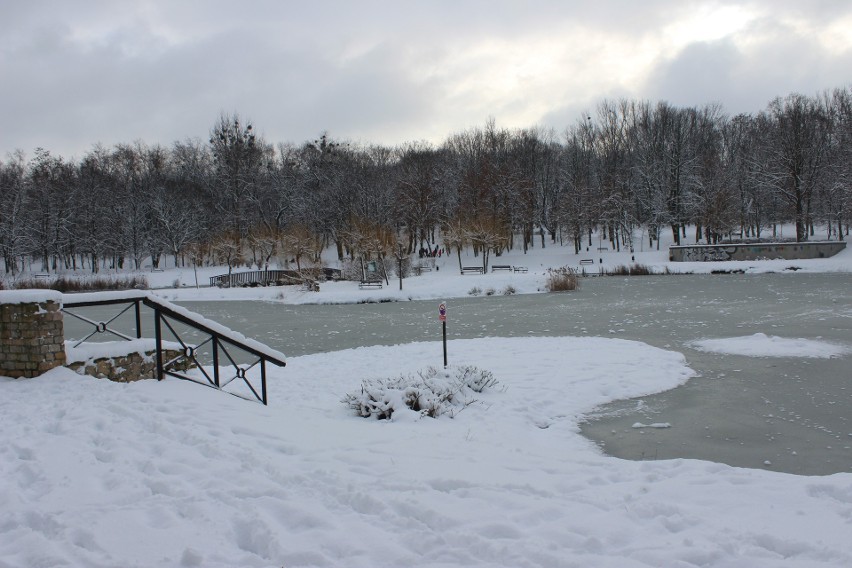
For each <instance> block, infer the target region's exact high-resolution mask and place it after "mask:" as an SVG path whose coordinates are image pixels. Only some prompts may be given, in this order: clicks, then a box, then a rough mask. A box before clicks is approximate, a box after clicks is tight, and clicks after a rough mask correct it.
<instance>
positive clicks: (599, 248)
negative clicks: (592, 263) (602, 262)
mask: <svg viewBox="0 0 852 568" xmlns="http://www.w3.org/2000/svg"><path fill="white" fill-rule="evenodd" d="M598 250H609V249H608V248H607V247H598Z"/></svg>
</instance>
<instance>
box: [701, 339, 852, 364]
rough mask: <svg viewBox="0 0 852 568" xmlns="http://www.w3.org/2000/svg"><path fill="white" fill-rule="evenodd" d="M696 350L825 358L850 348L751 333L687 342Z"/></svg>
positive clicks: (760, 355)
mask: <svg viewBox="0 0 852 568" xmlns="http://www.w3.org/2000/svg"><path fill="white" fill-rule="evenodd" d="M688 345H689V346H690V347H693V348H694V349H698V350H699V351H710V352H713V353H725V354H728V355H746V356H750V357H811V358H821V359H828V358H830V357H840V356H842V355H845V354H847V353H850V352H852V349H850V348H849V347H848V346H845V345H838V344H836V343H831V342H828V341H821V340H817V339H801V338H799V339H793V338H787V337H778V336H777V335H766V334H765V333H755V334H754V335H746V336H741V337H728V338H720V339H701V340H697V341H692V342H690V343H688Z"/></svg>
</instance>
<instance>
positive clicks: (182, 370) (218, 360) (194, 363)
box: [62, 293, 286, 405]
mask: <svg viewBox="0 0 852 568" xmlns="http://www.w3.org/2000/svg"><path fill="white" fill-rule="evenodd" d="M121 304H126V306H125V307H124V308H123V309H122V310H121V311H119V312H118V313H117V314H115V315H114V316H113V317H111V318H110V319H108V320H106V321H95V320H93V319H91V318H88V317H85V316H83V315H81V314H78V313H74V312H72V311H70V308H73V309H76V308H81V307H90V306H108V305H117V306H120V305H121ZM142 305H144V306H146V307H147V308H149V309H151V310H152V311H153V318H154V322H153V323H154V342H155V356H156V367H155V371H154V372H155V376H156V378H157V380H163V379H164V378H166V377H167V376H171V377H175V378H178V379H182V380H186V381H191V382H194V383H198V384H202V385H205V386H209V387H212V388H216V389H218V390H222V391H224V392H227V393H229V394H232V395H234V396H239V397H241V398H245V399H248V400H252V399H255V400H257V401H259V402H261V403H263V404H264V405H265V404H267V403H268V396H267V388H266V364H267V363H272V364H274V365H276V366H279V367H283V366H285V365H286V361H285V360H284V357H283V355H281V354H280V353H278V352H277V351H274V350H272V349H270V348H269V347H267V346H265V345H263V344H260V343H257V342H255V341H252V340H250V339H247V338H245V337H243V336H242V335H240V334H237V333H235V332H233V331H231V330H229V329H227V328H226V327H224V326H221V325H219V324H216V323H215V322H211V321H209V320H207V319H205V318H203V317H202V316H199V315H198V314H195V313H193V312H190V311H189V310H185V309H183V308H180V307H178V306H175V305H174V304H171V303H170V302H167V301H165V300H160V299H158V298H156V297H154V296H152V295H150V294H147V293H127V294H120V295H118V296H116V297H103V295H100V297H98V298H91V299H89V298H85V296H83V297H82V298H79V299H76V300H75V299H74V296H73V295H66V296H65V297H64V300H63V306H62V311H63V313H65V314H68V315H71V316H73V317H75V318H77V319H79V320H81V321H83V322H86V323H88V324H89V325H91V326H92V327H93V330H92V331H91V332H90V333H89V334H88V335H86V336H85V337H84V338H83V339H81V340H80V341H78V342H76V343H75V345H74V346H75V347H77V346H79V345H80V344H82V343H84V342H86V341H88V340H89V339H91V338H92V337H93V336H95V335H97V334H99V333H108V334H111V335H114V336H116V337H119V338H121V339H124V340H132V339H134V338H133V337H132V336H131V335H128V334H127V333H124V332H122V331H119V330H118V329H116V327H115V326H114V322H116V320H117V319H118V318H119V317H120V316H121V315H122V314H124V313H126V312H127V311H128V310H130V309H131V308H133V309H134V315H135V336H136V338H137V339H138V338H141V337H142V317H141V306H142ZM176 323H178V324H181V325H183V326H185V327H186V328H188V329H186V330H181V329H180V326H179V325H176ZM187 335H195V336H198V335H200V336H202V338H203V340H202V341H200V342H197V343H196V342H193V341H190V340H189V339H188V338H187ZM168 336H170V337H171V338H173V339H174V341H173V342H171V344H168V343H167V341H169V340H168V339H167V337H168ZM236 352H240V353H242V354H244V356H245V355H247V356H249V361H247V362H246V361H238V359H239V357H238V353H236ZM174 353H177V355H175V356H171V357H170V358H169V359H168V360H166V357H167V356H170V355H171V354H174ZM208 358H209V359H208ZM223 362H224V363H225V365H224V366H223V365H222V363H223ZM188 367H194V368H195V369H196V370H197V374H193V373H190V372H187V368H188ZM258 375H259V376H258Z"/></svg>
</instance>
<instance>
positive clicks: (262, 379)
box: [260, 357, 267, 406]
mask: <svg viewBox="0 0 852 568" xmlns="http://www.w3.org/2000/svg"><path fill="white" fill-rule="evenodd" d="M260 388H261V389H262V392H261V395H262V396H263V401H262V402H263V406H267V404H266V402H267V401H266V359H264V358H263V357H261V359H260Z"/></svg>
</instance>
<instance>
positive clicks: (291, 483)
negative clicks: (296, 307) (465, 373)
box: [0, 338, 852, 568]
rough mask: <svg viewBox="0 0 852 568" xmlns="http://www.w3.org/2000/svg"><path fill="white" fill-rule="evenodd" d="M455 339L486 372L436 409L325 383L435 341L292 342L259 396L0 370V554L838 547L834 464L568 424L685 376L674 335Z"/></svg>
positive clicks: (463, 558)
mask: <svg viewBox="0 0 852 568" xmlns="http://www.w3.org/2000/svg"><path fill="white" fill-rule="evenodd" d="M452 348H453V353H454V357H453V359H454V361H455V362H456V363H458V364H472V365H476V366H478V367H480V368H483V369H488V370H491V371H492V372H493V373H494V375H495V377H496V378H497V379H498V381H499V383H498V384H497V385H496V387H495V388H493V389H491V390H487V391H485V392H484V393H482V394H481V395H478V397H477V398H478V399H479V402H478V403H476V404H473V405H471V406H469V407H467V408H466V409H464V410H463V411H462V412H460V413H458V414H457V416H456V417H455V418H448V417H446V416H444V417H440V418H438V419H432V418H420V417H419V415H418V414H416V413H414V412H412V411H407V410H406V411H398V412H397V413H396V414H395V419H394V420H392V421H378V420H375V419H365V418H359V417H357V416H355V415H354V414H353V413H352V411H351V410H349V409H348V408H347V407H346V406H345V405H344V404H342V403H341V398H342V397H343V396H344V395H345V394H346V393H349V392H357V391H358V390H359V389H360V384H361V380H362V379H365V378H375V377H391V376H395V375H397V374H401V373H408V372H412V371H415V370H418V369H424V368H426V367H427V366H429V365H430V364H435V363H436V361H438V362H439V361H440V343H416V344H408V345H399V346H392V347H371V348H360V349H354V350H348V351H343V352H337V353H333V354H321V355H310V356H303V357H296V358H293V359H291V360H290V361H289V364H288V366H287V367H286V368H284V369H280V370H276V371H274V373H272V379H271V381H270V399H271V403H270V406H268V407H263V406H261V405H259V404H253V403H249V402H246V401H244V400H241V399H238V398H235V397H231V396H228V395H226V394H223V393H220V392H217V391H215V390H212V389H208V388H204V387H201V386H198V385H194V384H191V383H186V382H182V381H177V380H166V381H164V382H162V383H157V382H154V381H142V382H139V383H136V384H117V383H109V382H106V381H98V380H95V379H89V378H84V377H80V376H78V375H75V374H73V373H71V372H70V371H66V370H63V369H59V370H54V371H51V372H49V373H47V374H46V375H43V376H42V377H40V378H37V379H30V380H11V379H0V390H2V393H3V396H2V397H0V432H2V436H3V440H4V443H3V444H2V445H0V479H2V480H3V483H2V484H0V510H2V516H0V566H4V567H13V566H14V567H19V566H20V567H30V566H42V567H47V566H80V567H83V566H86V567H93V566H95V567H96V566H102V567H107V566H123V567H132V566H139V567H143V566H145V567H147V566H204V567H234V566H264V567H266V566H268V567H279V568H280V567H281V566H286V567H288V568H290V567H295V566H345V567H358V566H363V567H371V568H372V567H376V566H388V567H397V566H511V567H523V566H583V567H586V566H609V567H618V568H623V567H632V566H637V567H639V566H646V567H647V566H654V567H659V566H667V567H668V566H672V567H676V566H683V567H686V566H742V567H749V568H754V567H762V566H765V567H778V566H801V567H813V566H832V567H837V566H849V565H852V539H850V538H849V534H850V529H852V474H838V475H833V476H829V477H823V478H808V477H798V476H792V475H786V474H779V473H774V472H771V471H759V470H749V469H738V468H732V467H729V466H725V465H720V464H715V463H709V462H700V461H690V460H673V461H657V462H631V461H622V460H618V459H615V458H609V457H605V456H603V455H602V454H601V453H600V451H599V450H598V449H597V448H596V447H595V446H594V445H593V444H592V443H591V442H589V441H588V440H586V439H585V438H583V437H582V436H580V435H579V433H578V420H579V418H580V417H581V416H582V414H583V413H584V412H586V411H588V410H590V409H592V408H593V407H594V406H596V405H598V404H600V403H603V402H606V401H609V400H613V399H616V398H624V397H630V396H640V395H643V394H647V393H651V392H657V391H661V390H664V389H669V388H672V387H674V386H676V385H678V384H681V383H682V382H684V381H686V380H687V379H688V378H689V377H690V375H691V371H690V369H688V368H687V367H686V366H685V363H684V359H683V357H682V356H681V355H680V354H678V353H674V352H671V351H663V350H660V349H657V348H654V347H650V346H648V345H645V344H642V343H639V342H633V341H625V340H619V339H607V338H518V339H506V338H490V339H475V340H460V341H457V342H454V345H453V346H452ZM569 361H570V364H569V363H568V362H569ZM850 436H852V432H850ZM850 442H852V438H850Z"/></svg>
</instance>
